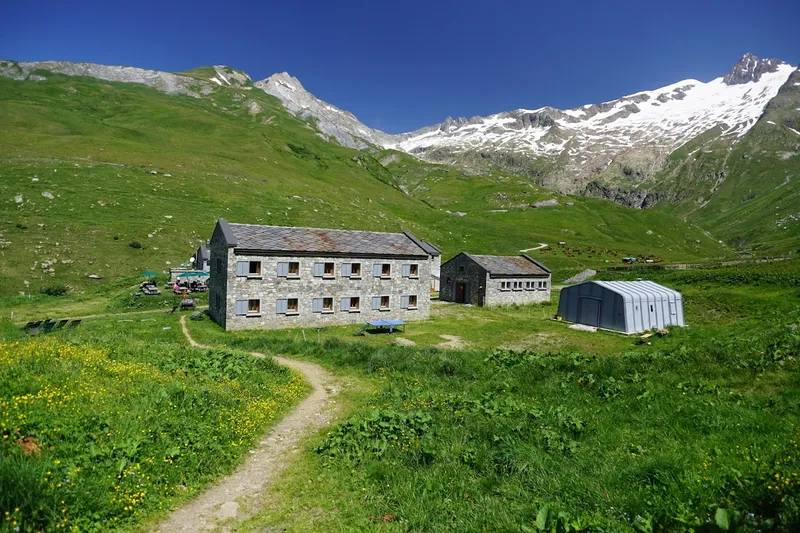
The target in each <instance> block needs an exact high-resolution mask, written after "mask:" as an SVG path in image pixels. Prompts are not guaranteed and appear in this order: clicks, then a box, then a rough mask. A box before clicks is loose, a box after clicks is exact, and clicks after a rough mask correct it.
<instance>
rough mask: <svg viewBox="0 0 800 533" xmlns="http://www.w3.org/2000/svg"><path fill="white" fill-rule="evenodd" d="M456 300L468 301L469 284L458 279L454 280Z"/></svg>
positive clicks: (460, 301) (463, 302)
mask: <svg viewBox="0 0 800 533" xmlns="http://www.w3.org/2000/svg"><path fill="white" fill-rule="evenodd" d="M455 293H456V302H458V303H462V304H465V303H468V302H469V285H468V284H467V283H463V282H460V281H457V282H456V290H455Z"/></svg>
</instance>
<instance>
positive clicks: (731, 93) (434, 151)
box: [0, 54, 796, 207]
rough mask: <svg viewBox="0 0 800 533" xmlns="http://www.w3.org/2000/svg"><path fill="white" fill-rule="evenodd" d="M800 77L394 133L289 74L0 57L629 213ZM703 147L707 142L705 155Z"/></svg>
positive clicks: (727, 83)
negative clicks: (248, 93)
mask: <svg viewBox="0 0 800 533" xmlns="http://www.w3.org/2000/svg"><path fill="white" fill-rule="evenodd" d="M795 70H796V69H795V67H793V66H791V65H789V64H787V63H784V62H783V61H781V60H779V59H759V58H757V57H756V56H754V55H752V54H745V55H743V56H742V58H741V59H740V60H739V61H738V62H737V63H736V64H735V65H734V66H733V68H732V69H731V70H730V71H729V72H728V73H727V74H726V75H725V76H723V77H720V78H717V79H714V80H712V81H709V82H701V81H698V80H692V79H689V80H682V81H679V82H677V83H674V84H671V85H668V86H666V87H662V88H660V89H655V90H650V91H642V92H638V93H634V94H631V95H628V96H624V97H621V98H619V99H617V100H613V101H609V102H603V103H599V104H587V105H584V106H581V107H578V108H574V109H567V110H562V109H557V108H553V107H549V106H545V107H541V108H538V109H532V110H528V109H517V110H513V111H506V112H501V113H497V114H494V115H490V116H486V117H479V116H476V117H472V118H469V119H468V118H465V117H460V118H456V119H453V118H451V117H448V118H446V119H445V120H444V121H443V122H441V123H439V124H433V125H431V126H427V127H424V128H421V129H419V130H416V131H413V132H409V133H404V134H399V135H391V134H387V133H385V132H382V131H380V130H377V129H373V128H369V127H368V126H366V125H364V124H363V123H361V122H360V121H359V120H358V119H357V118H356V116H355V115H353V114H352V113H350V112H348V111H345V110H342V109H340V108H337V107H335V106H333V105H331V104H329V103H327V102H324V101H323V100H320V99H319V98H317V97H316V96H314V95H313V94H311V93H310V92H308V91H307V90H306V89H305V88H304V87H303V85H302V84H301V83H300V81H299V80H298V79H297V78H294V77H292V76H291V75H289V74H288V73H286V72H282V73H277V74H274V75H272V76H270V77H268V78H265V79H263V80H260V81H257V82H255V83H253V82H252V80H251V79H250V77H249V76H248V75H247V74H245V73H243V72H241V71H236V70H234V69H231V68H230V67H225V66H221V65H218V66H214V67H205V68H201V69H195V70H193V71H189V72H187V73H181V74H175V73H168V72H160V71H155V70H148V69H139V68H135V67H122V66H107V65H95V64H89V63H67V62H58V61H43V62H34V63H16V62H12V61H0V75H2V76H6V77H11V78H14V79H26V80H33V81H35V80H37V79H43V78H44V77H46V73H47V72H56V73H60V74H67V75H74V76H90V77H94V78H98V79H103V80H109V81H118V82H128V83H142V84H146V85H149V86H151V87H154V88H156V89H158V90H161V91H164V92H166V93H170V94H186V95H189V96H192V97H196V98H202V97H203V96H205V95H207V94H210V93H211V92H212V91H215V90H220V89H226V88H228V89H244V90H252V89H253V88H257V89H260V90H263V91H265V92H266V93H268V94H270V95H272V96H275V97H276V98H278V99H279V100H280V101H281V102H282V103H283V105H284V107H285V108H286V109H287V110H288V111H289V112H290V113H292V114H294V115H295V116H298V117H300V118H302V119H306V120H308V121H310V122H313V124H314V126H315V128H316V129H317V130H318V131H319V133H320V135H321V136H322V137H324V138H326V139H328V140H331V141H332V142H336V143H338V144H341V145H343V146H347V147H351V148H356V149H368V150H373V149H386V148H389V149H395V150H399V151H403V152H407V153H409V154H412V155H414V156H416V157H418V158H420V159H424V160H427V161H431V162H438V163H450V164H459V165H467V166H478V167H484V168H486V167H489V168H491V167H495V168H497V167H500V168H507V169H509V170H513V171H515V172H518V173H522V174H527V175H528V176H530V177H531V179H532V180H533V181H535V182H536V183H538V184H540V185H543V186H546V187H550V188H554V189H557V190H559V191H561V192H567V193H580V194H585V195H587V196H597V197H601V198H606V199H611V200H614V201H617V202H619V203H623V204H625V205H629V206H631V207H647V206H649V205H652V204H653V203H656V202H658V201H661V200H663V199H665V197H664V195H662V194H649V193H648V190H647V188H648V187H647V184H648V183H649V182H650V180H652V179H653V177H654V176H656V175H657V174H658V173H659V171H660V170H661V169H663V168H664V167H665V166H666V163H667V160H668V158H669V156H670V154H671V153H672V152H673V151H675V150H676V149H677V148H678V147H680V146H682V145H685V144H686V143H688V142H690V141H693V140H696V139H700V138H702V139H705V140H704V142H705V143H706V144H708V143H716V144H719V143H723V144H727V145H731V146H732V145H733V144H735V143H736V142H738V140H740V139H741V138H742V136H743V135H745V134H746V133H747V131H749V130H750V128H752V127H753V125H754V124H755V123H756V122H757V120H758V119H759V117H760V116H761V115H762V113H763V112H764V109H765V108H766V106H767V105H768V104H769V102H770V101H771V100H772V99H773V98H774V97H775V96H776V94H777V93H778V92H779V91H780V90H781V88H782V87H784V85H785V84H786V83H788V82H787V80H788V79H789V76H790V75H791V74H792V73H793V72H795ZM706 137H707V139H706ZM701 148H702V143H701V146H700V147H698V148H697V149H701ZM639 189H644V190H639Z"/></svg>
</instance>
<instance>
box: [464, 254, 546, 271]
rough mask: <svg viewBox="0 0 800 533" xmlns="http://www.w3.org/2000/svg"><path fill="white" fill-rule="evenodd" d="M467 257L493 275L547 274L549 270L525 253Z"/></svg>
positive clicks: (469, 255)
mask: <svg viewBox="0 0 800 533" xmlns="http://www.w3.org/2000/svg"><path fill="white" fill-rule="evenodd" d="M464 255H466V256H467V257H469V258H470V259H472V260H473V261H475V262H476V263H478V264H479V265H480V266H481V267H483V268H484V269H485V270H486V271H487V272H488V273H489V274H490V275H493V276H547V275H548V274H549V273H550V271H549V270H547V269H546V268H544V267H543V265H541V264H539V263H538V262H537V261H534V260H533V259H531V258H530V257H528V256H526V255H514V256H502V255H472V254H467V253H465V254H464Z"/></svg>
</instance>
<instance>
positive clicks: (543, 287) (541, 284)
mask: <svg viewBox="0 0 800 533" xmlns="http://www.w3.org/2000/svg"><path fill="white" fill-rule="evenodd" d="M536 285H537V288H538V289H539V290H540V291H544V290H547V282H546V281H537V282H536Z"/></svg>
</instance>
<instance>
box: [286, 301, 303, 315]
mask: <svg viewBox="0 0 800 533" xmlns="http://www.w3.org/2000/svg"><path fill="white" fill-rule="evenodd" d="M292 300H294V311H292V308H291V304H290V302H291V301H292ZM285 314H286V316H293V315H299V314H300V299H299V298H286V313H285Z"/></svg>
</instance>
